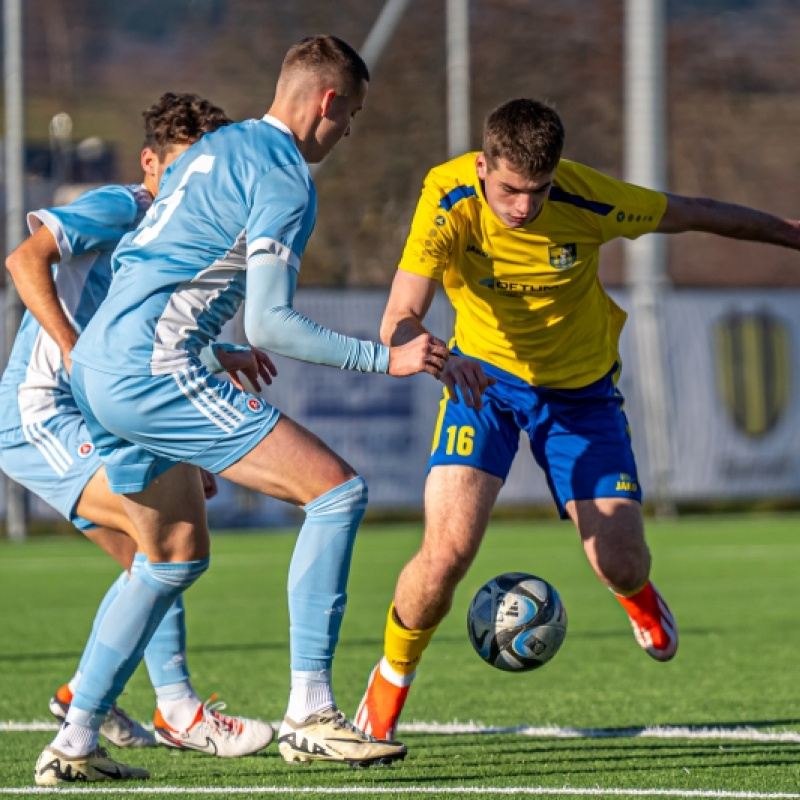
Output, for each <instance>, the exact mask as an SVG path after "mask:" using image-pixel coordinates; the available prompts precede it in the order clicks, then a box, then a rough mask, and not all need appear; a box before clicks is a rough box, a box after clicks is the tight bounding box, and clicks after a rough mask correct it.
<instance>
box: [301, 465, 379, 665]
mask: <svg viewBox="0 0 800 800" xmlns="http://www.w3.org/2000/svg"><path fill="white" fill-rule="evenodd" d="M366 508H367V484H366V483H365V482H364V479H363V478H361V477H355V478H353V479H352V480H349V481H347V483H343V484H342V485H341V486H337V487H336V488H335V489H331V491H329V492H326V493H325V494H323V495H322V496H321V497H318V498H317V499H316V500H313V501H312V502H310V503H309V504H308V505H307V506H305V511H306V521H305V523H304V524H303V527H302V528H301V529H300V534H299V536H298V537H297V544H296V545H295V548H294V553H293V555H292V562H291V564H290V566H289V587H288V588H289V650H290V655H291V667H292V670H293V671H300V672H316V671H319V670H329V669H330V668H331V664H332V662H333V652H334V650H335V649H336V643H337V642H338V641H339V629H340V628H341V626H342V616H343V614H344V609H345V604H346V603H347V594H346V590H347V578H348V575H349V574H350V560H351V558H352V555H353V543H354V542H355V537H356V531H357V530H358V525H359V523H360V522H361V518H362V517H363V516H364V511H365V510H366Z"/></svg>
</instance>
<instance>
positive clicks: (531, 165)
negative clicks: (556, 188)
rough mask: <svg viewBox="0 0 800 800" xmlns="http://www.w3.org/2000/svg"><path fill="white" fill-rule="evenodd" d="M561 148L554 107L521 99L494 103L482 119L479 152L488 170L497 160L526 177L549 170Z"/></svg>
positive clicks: (561, 134)
mask: <svg viewBox="0 0 800 800" xmlns="http://www.w3.org/2000/svg"><path fill="white" fill-rule="evenodd" d="M563 149H564V125H563V123H562V122H561V118H560V117H559V116H558V114H557V113H556V111H555V109H553V108H551V107H550V106H548V105H547V104H546V103H541V102H539V101H538V100H529V99H527V98H522V99H519V100H509V101H508V102H507V103H503V105H501V106H498V107H497V108H496V109H495V110H494V111H492V113H491V114H489V116H488V117H487V118H486V124H485V126H484V129H483V152H484V155H485V156H486V161H487V163H488V165H489V168H490V169H495V168H496V167H497V162H498V160H499V159H501V158H502V159H504V160H505V161H507V162H508V163H509V164H510V165H511V166H512V167H513V168H514V169H515V170H517V171H519V172H522V173H524V174H525V175H527V176H528V177H534V176H535V175H541V174H542V173H547V172H552V171H553V170H554V169H555V168H556V166H557V165H558V162H559V159H560V158H561V151H562V150H563Z"/></svg>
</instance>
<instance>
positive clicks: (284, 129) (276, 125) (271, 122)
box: [261, 114, 294, 141]
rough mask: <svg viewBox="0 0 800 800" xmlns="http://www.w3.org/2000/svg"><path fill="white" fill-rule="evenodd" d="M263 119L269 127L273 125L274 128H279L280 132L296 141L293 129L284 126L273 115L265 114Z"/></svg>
mask: <svg viewBox="0 0 800 800" xmlns="http://www.w3.org/2000/svg"><path fill="white" fill-rule="evenodd" d="M261 119H262V120H263V121H264V122H266V123H267V124H268V125H272V127H273V128H277V129H278V130H279V131H282V132H283V133H285V134H286V135H287V136H291V137H292V141H294V134H293V133H292V131H291V129H290V128H289V127H288V126H287V125H284V123H283V122H281V121H280V120H279V119H278V118H277V117H273V116H272V114H264V116H263V117H261Z"/></svg>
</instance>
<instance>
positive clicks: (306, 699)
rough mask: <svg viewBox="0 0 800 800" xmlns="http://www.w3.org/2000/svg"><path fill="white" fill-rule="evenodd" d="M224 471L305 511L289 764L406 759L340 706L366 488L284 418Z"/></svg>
mask: <svg viewBox="0 0 800 800" xmlns="http://www.w3.org/2000/svg"><path fill="white" fill-rule="evenodd" d="M221 474H222V475H223V477H225V478H228V479H230V480H232V481H235V482H236V483H239V484H241V485H243V486H247V487H248V488H251V489H255V490H257V491H260V492H263V493H265V494H267V495H270V496H272V497H276V498H279V499H281V500H286V501H288V502H290V503H294V504H295V505H298V506H302V507H303V508H304V510H305V511H306V520H305V523H304V524H303V527H302V529H301V531H300V535H299V536H298V540H297V544H296V546H295V554H294V556H293V558H292V564H291V566H290V568H289V611H290V626H291V627H290V630H291V636H290V641H291V645H290V650H291V653H290V655H291V665H292V688H291V692H290V695H289V707H288V709H287V713H286V716H285V717H284V720H283V723H282V724H281V729H280V732H279V734H278V743H279V744H278V749H279V751H280V753H281V755H282V756H283V758H284V759H285V760H286V761H289V762H294V761H300V762H304V761H338V762H344V763H348V764H350V765H352V766H367V765H369V764H374V763H379V764H386V763H390V762H392V761H395V760H397V759H402V758H404V757H405V754H406V748H405V746H404V745H403V744H401V743H400V742H385V741H378V740H377V739H374V738H372V737H371V736H367V735H365V734H364V733H363V732H362V731H360V730H358V729H357V728H355V727H354V726H353V725H352V724H351V723H350V722H349V721H348V720H347V719H346V718H345V716H344V714H342V712H341V711H339V710H338V709H337V707H336V703H335V701H334V698H333V689H332V686H331V664H332V660H333V650H334V647H335V644H336V641H337V640H338V636H339V625H340V624H341V616H342V613H343V611H344V602H345V597H346V595H345V587H346V583H347V576H348V573H349V569H350V553H351V550H352V545H353V540H354V538H355V533H356V530H357V527H358V523H359V521H360V519H361V516H362V515H363V511H364V507H365V505H366V484H364V482H363V480H362V479H361V478H359V477H358V476H357V475H356V473H355V471H354V470H353V469H352V467H350V466H349V465H348V464H347V463H346V462H345V461H343V460H342V459H341V458H340V457H339V456H337V455H336V454H335V453H334V452H333V451H332V450H331V449H330V448H328V447H327V445H325V444H324V443H323V442H322V441H321V440H320V439H318V438H317V437H316V436H314V434H312V433H311V432H310V431H307V430H306V429H305V428H303V427H302V426H300V425H298V424H296V423H295V422H293V421H292V420H290V419H288V418H287V417H285V416H284V417H281V418H280V419H279V420H278V423H277V424H276V425H275V427H274V428H273V430H272V431H271V432H270V434H269V435H268V436H266V437H265V438H264V439H262V440H261V442H260V443H259V444H258V445H257V446H256V447H255V448H253V450H251V451H250V452H249V453H247V455H245V456H244V457H243V458H242V459H240V460H239V461H238V462H237V463H235V464H233V465H232V466H231V467H229V468H228V469H226V470H225V471H223V472H222V473H221ZM323 620H324V621H323Z"/></svg>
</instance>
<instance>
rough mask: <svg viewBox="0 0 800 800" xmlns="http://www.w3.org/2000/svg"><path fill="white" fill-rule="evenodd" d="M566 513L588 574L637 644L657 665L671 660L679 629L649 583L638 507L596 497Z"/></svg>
mask: <svg viewBox="0 0 800 800" xmlns="http://www.w3.org/2000/svg"><path fill="white" fill-rule="evenodd" d="M566 510H567V513H568V514H569V516H570V518H571V519H572V521H573V522H574V523H575V527H576V528H577V529H578V533H579V534H580V537H581V541H582V542H583V549H584V552H585V553H586V557H587V558H588V559H589V563H590V564H591V565H592V569H594V571H595V574H596V575H597V577H598V578H600V580H601V581H602V582H603V583H605V584H606V586H608V588H609V589H611V591H612V592H614V594H615V596H616V598H617V600H618V601H619V602H620V605H621V606H622V607H623V608H624V609H625V611H626V612H627V614H628V618H629V619H630V622H631V626H632V628H633V633H634V636H635V637H636V641H637V642H638V643H639V645H640V646H641V647H642V649H644V650H645V651H646V652H647V653H648V654H649V655H650V656H652V657H653V658H654V659H656V660H657V661H669V660H670V659H671V658H672V657H673V656H674V655H675V653H676V651H677V649H678V629H677V626H676V624H675V619H674V617H673V616H672V612H671V611H670V610H669V607H668V606H667V604H666V602H665V601H664V598H663V597H661V595H660V594H659V592H658V590H657V589H656V588H655V587H654V586H653V584H652V583H651V582H650V580H649V576H650V563H651V558H650V550H649V549H648V547H647V543H646V542H645V537H644V521H643V518H642V507H641V505H640V504H639V503H638V502H637V501H635V500H630V499H627V498H612V497H600V498H595V499H593V500H577V501H575V500H573V501H570V502H569V503H567V505H566Z"/></svg>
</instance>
